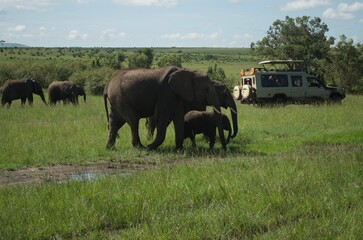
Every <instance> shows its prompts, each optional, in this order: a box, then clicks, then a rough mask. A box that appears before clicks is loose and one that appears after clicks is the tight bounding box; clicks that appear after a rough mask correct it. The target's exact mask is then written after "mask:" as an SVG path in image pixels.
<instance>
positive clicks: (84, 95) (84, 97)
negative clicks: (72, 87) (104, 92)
mask: <svg viewBox="0 0 363 240" xmlns="http://www.w3.org/2000/svg"><path fill="white" fill-rule="evenodd" d="M83 100H84V102H86V93H84V94H83Z"/></svg>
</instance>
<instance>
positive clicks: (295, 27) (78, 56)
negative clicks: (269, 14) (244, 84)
mask: <svg viewBox="0 0 363 240" xmlns="http://www.w3.org/2000/svg"><path fill="white" fill-rule="evenodd" d="M328 31H329V28H328V26H327V24H325V23H324V22H322V21H321V19H320V18H318V17H315V18H311V17H308V16H303V17H297V18H295V19H294V18H290V17H288V16H287V17H286V18H285V19H284V20H276V21H275V22H273V24H272V25H271V26H270V27H269V29H268V31H267V32H266V36H265V37H263V38H262V39H261V40H259V41H257V42H253V43H251V49H250V50H249V51H248V52H246V53H245V54H235V55H231V54H230V52H229V53H228V54H223V52H222V53H215V52H214V53H212V52H211V53H205V52H198V51H195V52H194V53H190V52H183V51H182V50H177V51H174V49H173V48H172V49H171V50H167V51H165V50H163V51H161V50H160V51H155V50H154V49H153V48H145V49H131V50H130V49H129V50H125V49H120V48H105V49H103V48H89V49H84V48H56V49H49V48H39V49H31V48H30V49H23V48H9V49H6V48H1V51H0V61H1V64H0V85H1V84H2V83H3V82H5V81H6V80H7V79H16V78H25V77H26V78H33V79H36V80H37V81H39V82H40V83H41V84H42V85H43V86H44V87H47V86H48V85H49V84H50V83H51V82H52V81H54V80H70V81H73V82H75V83H76V84H79V85H82V86H85V89H86V91H87V92H89V93H91V94H102V91H103V87H104V85H105V83H106V82H107V81H108V80H109V79H110V78H111V76H112V75H113V74H114V73H115V71H117V70H119V69H123V68H128V67H130V68H135V67H143V68H156V67H164V66H170V65H173V66H178V67H182V65H183V63H184V62H188V63H192V62H193V61H194V62H201V61H203V62H206V64H209V67H208V70H207V72H206V73H207V74H208V75H209V76H210V78H211V79H213V80H219V81H222V82H223V81H225V83H226V84H227V85H228V83H229V82H235V79H234V80H226V79H225V78H226V74H225V72H224V70H223V69H222V68H221V67H218V65H217V63H216V62H241V63H242V62H243V61H251V59H252V60H253V61H255V60H256V59H259V60H261V61H262V60H267V59H299V60H304V62H305V66H304V67H305V70H306V71H308V72H310V73H313V74H315V75H318V76H319V77H320V78H321V80H322V81H324V82H325V83H326V84H330V85H336V86H341V87H344V88H346V90H347V91H348V92H349V93H363V67H362V66H363V45H362V44H360V43H357V44H356V43H354V41H353V40H352V39H348V38H347V37H346V36H344V35H341V36H340V38H339V39H338V41H337V42H336V39H334V38H332V37H327V36H326V35H327V32H328ZM25 55H26V57H25Z"/></svg>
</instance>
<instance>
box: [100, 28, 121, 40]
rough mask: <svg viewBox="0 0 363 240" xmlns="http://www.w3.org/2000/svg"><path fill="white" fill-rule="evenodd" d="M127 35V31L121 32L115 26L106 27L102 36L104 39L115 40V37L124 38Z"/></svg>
mask: <svg viewBox="0 0 363 240" xmlns="http://www.w3.org/2000/svg"><path fill="white" fill-rule="evenodd" d="M125 37H126V33H124V32H119V31H117V30H116V29H114V28H110V29H106V30H104V31H102V32H101V36H100V38H101V39H102V40H114V39H124V38H125Z"/></svg>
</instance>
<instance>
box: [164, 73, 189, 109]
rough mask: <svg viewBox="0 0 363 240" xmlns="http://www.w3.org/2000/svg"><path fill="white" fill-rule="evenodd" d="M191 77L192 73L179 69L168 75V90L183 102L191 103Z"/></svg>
mask: <svg viewBox="0 0 363 240" xmlns="http://www.w3.org/2000/svg"><path fill="white" fill-rule="evenodd" d="M193 77H194V73H193V72H191V71H188V70H185V69H180V70H178V71H176V72H174V73H172V74H171V75H170V78H169V82H168V83H169V88H170V89H171V90H172V91H174V92H175V93H176V94H178V95H179V96H181V97H182V98H183V99H184V100H185V101H187V102H191V101H193V99H194V89H193Z"/></svg>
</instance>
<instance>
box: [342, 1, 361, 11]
mask: <svg viewBox="0 0 363 240" xmlns="http://www.w3.org/2000/svg"><path fill="white" fill-rule="evenodd" d="M337 9H338V11H339V12H356V11H359V10H363V3H360V2H355V3H353V4H351V5H349V4H347V3H340V4H339V5H338V8H337Z"/></svg>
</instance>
